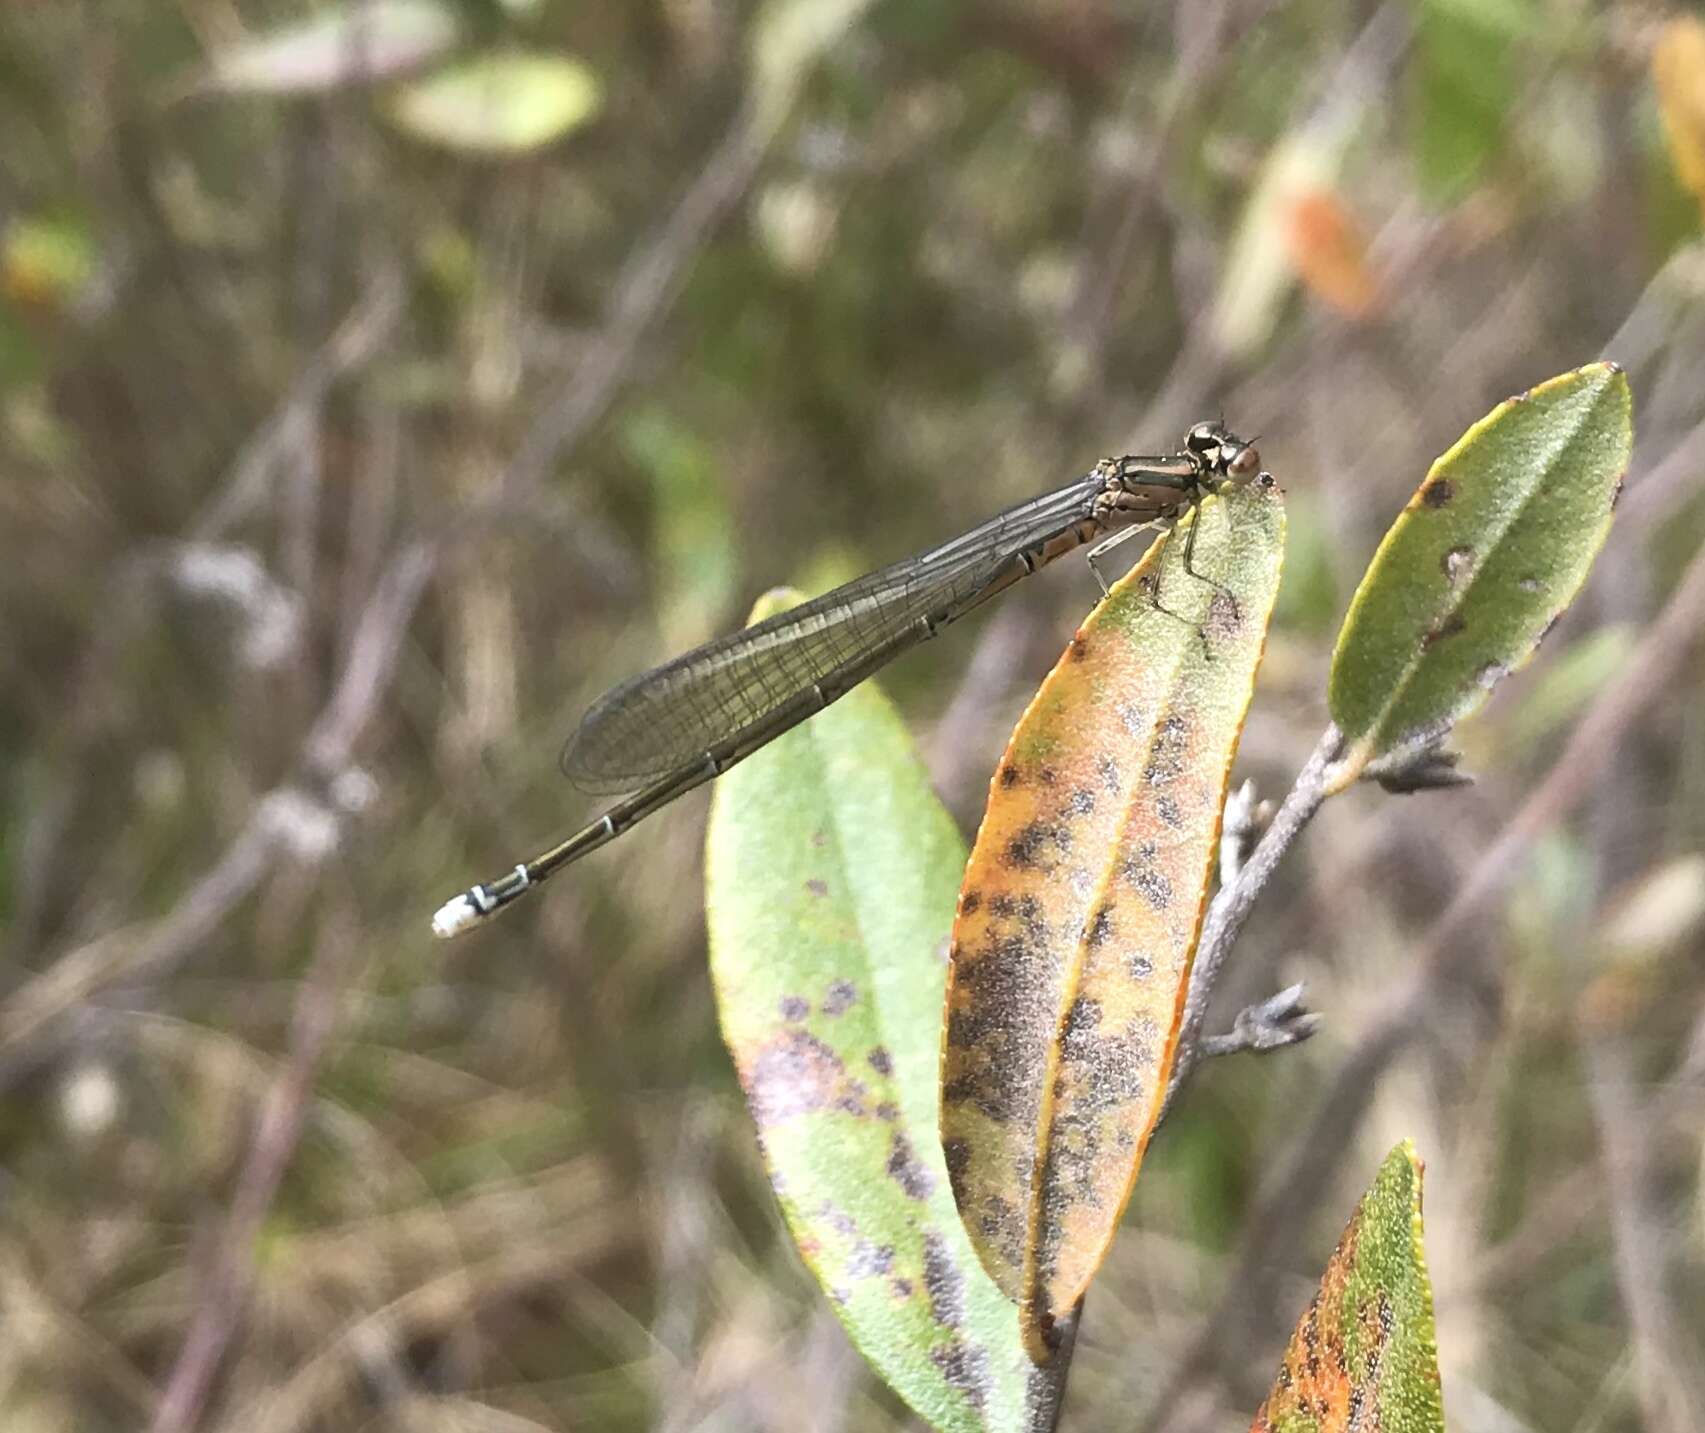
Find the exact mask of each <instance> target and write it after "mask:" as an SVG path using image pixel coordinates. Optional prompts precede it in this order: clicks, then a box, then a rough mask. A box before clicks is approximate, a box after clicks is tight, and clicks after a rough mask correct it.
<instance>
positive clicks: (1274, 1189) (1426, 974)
mask: <svg viewBox="0 0 1705 1433" xmlns="http://www.w3.org/2000/svg"><path fill="white" fill-rule="evenodd" d="M1702 626H1705V551H1701V552H1700V553H1698V554H1696V555H1695V556H1694V559H1693V561H1692V562H1691V563H1690V564H1689V565H1688V568H1687V571H1686V572H1685V573H1684V574H1683V577H1682V580H1681V583H1680V585H1679V586H1678V587H1677V588H1676V589H1675V592H1674V593H1673V595H1672V596H1671V597H1670V600H1669V602H1668V604H1667V605H1666V606H1665V608H1664V610H1663V612H1662V613H1661V614H1660V615H1659V617H1658V619H1657V621H1656V622H1655V623H1654V624H1653V625H1652V626H1651V627H1650V628H1649V629H1648V631H1647V634H1646V636H1645V637H1644V638H1643V639H1642V640H1641V642H1640V644H1639V645H1638V646H1637V647H1636V648H1635V651H1634V655H1633V657H1632V659H1631V660H1630V661H1629V663H1628V665H1627V666H1626V667H1625V668H1624V670H1623V673H1622V675H1621V677H1620V679H1619V680H1617V681H1616V682H1615V684H1614V685H1612V686H1610V687H1609V688H1607V689H1606V690H1605V691H1604V692H1602V693H1601V694H1600V696H1599V697H1598V700H1597V701H1596V702H1594V704H1593V705H1592V707H1591V708H1590V709H1589V710H1588V712H1587V714H1586V716H1585V717H1584V718H1582V720H1581V722H1580V723H1579V724H1578V725H1577V726H1576V727H1575V730H1574V732H1573V734H1572V735H1571V736H1570V739H1569V741H1568V744H1567V745H1566V746H1565V747H1564V749H1563V752H1562V754H1561V755H1560V756H1559V757H1558V759H1557V761H1556V762H1555V764H1553V766H1552V767H1551V769H1550V770H1549V771H1548V772H1547V773H1546V775H1545V777H1544V779H1543V780H1542V781H1541V782H1540V784H1539V786H1538V787H1537V788H1536V789H1535V790H1534V791H1533V793H1532V795H1530V796H1529V797H1528V799H1527V800H1526V801H1525V802H1524V803H1523V804H1522V806H1521V809H1520V810H1518V811H1517V812H1516V814H1515V815H1514V816H1513V817H1511V818H1510V820H1509V822H1508V823H1507V824H1506V825H1505V827H1504V829H1503V831H1502V832H1501V833H1500V834H1499V836H1498V838H1497V840H1495V841H1494V842H1493V843H1492V846H1491V849H1490V850H1488V851H1487V852H1486V854H1485V855H1484V856H1483V857H1481V858H1480V859H1479V860H1478V861H1476V862H1475V864H1474V866H1473V869H1472V872H1471V874H1470V875H1469V878H1468V880H1467V881H1466V882H1465V883H1464V884H1463V886H1462V888H1461V889H1460V890H1459V891H1458V892H1457V894H1456V896H1455V898H1454V899H1453V900H1452V901H1451V903H1450V905H1449V906H1448V907H1447V908H1446V910H1445V913H1444V914H1443V915H1442V916H1441V917H1440V918H1439V919H1438V921H1437V922H1436V923H1435V924H1434V925H1433V927H1432V929H1431V930H1430V931H1429V932H1428V934H1427V938H1426V939H1425V940H1424V941H1423V942H1422V944H1421V946H1420V949H1419V950H1418V952H1417V953H1416V958H1415V959H1414V960H1413V962H1412V963H1411V967H1410V970H1411V974H1410V975H1409V977H1408V979H1407V980H1406V981H1405V982H1404V983H1403V984H1402V985H1400V986H1399V987H1398V988H1397V989H1396V990H1394V991H1393V993H1392V994H1391V995H1390V996H1389V997H1388V998H1387V1000H1386V1001H1385V1003H1384V1004H1383V1005H1382V1006H1381V1007H1379V1009H1378V1010H1377V1011H1376V1013H1375V1015H1374V1017H1373V1019H1372V1021H1371V1022H1370V1024H1369V1026H1368V1028H1367V1029H1366V1030H1364V1031H1363V1033H1362V1036H1361V1039H1360V1040H1359V1041H1358V1042H1357V1043H1356V1046H1355V1047H1354V1049H1352V1050H1351V1052H1350V1055H1349V1057H1348V1059H1346V1060H1345V1062H1344V1064H1343V1065H1342V1067H1341V1068H1340V1069H1339V1071H1338V1074H1337V1077H1336V1078H1335V1079H1334V1080H1333V1082H1332V1085H1331V1086H1330V1087H1329V1088H1328V1089H1327V1091H1326V1092H1325V1094H1324V1095H1323V1097H1322V1098H1321V1100H1320V1103H1319V1104H1318V1105H1317V1106H1316V1109H1315V1113H1314V1117H1313V1119H1312V1120H1310V1121H1309V1123H1308V1126H1307V1127H1306V1128H1305V1129H1303V1130H1302V1131H1301V1133H1300V1134H1299V1135H1298V1136H1297V1138H1296V1139H1295V1140H1294V1141H1293V1143H1292V1146H1291V1149H1290V1152H1289V1154H1288V1155H1287V1156H1286V1157H1285V1159H1284V1162H1283V1163H1282V1164H1281V1165H1280V1167H1279V1168H1278V1170H1277V1171H1276V1172H1275V1173H1274V1174H1273V1175H1272V1176H1271V1177H1270V1178H1269V1179H1268V1180H1267V1181H1266V1182H1265V1184H1264V1186H1263V1188H1262V1190H1261V1193H1260V1195H1259V1196H1258V1198H1257V1200H1256V1205H1255V1208H1254V1210H1253V1211H1252V1213H1251V1216H1250V1218H1249V1220H1248V1221H1247V1223H1246V1224H1245V1227H1244V1232H1243V1237H1242V1239H1241V1241H1240V1245H1239V1251H1238V1255H1237V1259H1236V1262H1235V1265H1234V1267H1233V1268H1232V1269H1231V1270H1230V1272H1229V1273H1228V1275H1227V1278H1226V1281H1225V1287H1226V1293H1225V1295H1224V1297H1223V1298H1222V1299H1221V1301H1220V1304H1219V1306H1218V1307H1217V1308H1216V1309H1215V1310H1214V1312H1213V1313H1212V1314H1210V1315H1209V1316H1208V1318H1207V1319H1206V1320H1205V1322H1204V1324H1203V1326H1202V1329H1201V1331H1200V1332H1199V1334H1198V1335H1197V1338H1196V1340H1195V1342H1194V1343H1193V1344H1192V1346H1191V1348H1190V1350H1189V1351H1188V1352H1187V1353H1186V1354H1185V1356H1184V1357H1183V1358H1182V1359H1181V1360H1180V1361H1179V1364H1178V1367H1177V1371H1176V1372H1175V1373H1174V1375H1173V1377H1172V1379H1171V1381H1170V1382H1169V1384H1168V1385H1167V1387H1166V1389H1165V1390H1164V1391H1163V1392H1162V1393H1161V1395H1160V1397H1159V1399H1158V1400H1157V1401H1156V1403H1155V1404H1154V1411H1153V1413H1152V1414H1151V1415H1150V1416H1149V1418H1148V1419H1147V1421H1146V1422H1145V1424H1144V1425H1143V1426H1145V1427H1147V1428H1168V1429H1170V1428H1173V1427H1175V1426H1176V1424H1175V1423H1174V1422H1173V1421H1171V1420H1172V1414H1173V1410H1174V1408H1175V1406H1176V1404H1177V1403H1178V1400H1179V1399H1180V1398H1181V1397H1182V1396H1183V1395H1184V1394H1185V1392H1186V1391H1187V1390H1188V1389H1189V1388H1190V1386H1191V1384H1192V1383H1194V1382H1195V1381H1196V1380H1197V1379H1199V1378H1201V1377H1202V1376H1203V1375H1204V1374H1206V1373H1207V1372H1209V1370H1210V1369H1212V1367H1213V1363H1214V1355H1215V1353H1216V1351H1217V1350H1219V1349H1221V1348H1224V1347H1228V1346H1230V1345H1231V1341H1232V1333H1233V1330H1234V1328H1235V1326H1236V1325H1238V1324H1239V1323H1241V1322H1242V1321H1243V1320H1244V1319H1246V1318H1248V1317H1250V1316H1251V1314H1253V1313H1255V1312H1256V1311H1257V1310H1260V1309H1262V1308H1263V1307H1264V1306H1265V1305H1266V1304H1267V1303H1268V1302H1269V1301H1270V1300H1271V1297H1272V1292H1273V1285H1274V1281H1275V1279H1276V1277H1277V1274H1278V1270H1277V1268H1276V1267H1274V1266H1273V1264H1272V1261H1270V1260H1269V1259H1268V1258H1267V1257H1266V1255H1265V1251H1266V1250H1267V1248H1268V1247H1269V1245H1270V1243H1271V1242H1272V1241H1273V1240H1275V1239H1277V1238H1279V1237H1281V1235H1283V1234H1285V1233H1287V1232H1288V1231H1290V1230H1291V1229H1293V1228H1294V1226H1295V1221H1296V1218H1297V1217H1298V1215H1299V1213H1300V1211H1302V1210H1304V1209H1308V1208H1312V1207H1314V1206H1315V1205H1316V1204H1318V1203H1319V1202H1320V1200H1321V1198H1322V1197H1323V1195H1324V1193H1325V1191H1326V1187H1327V1185H1328V1183H1329V1182H1330V1181H1331V1179H1332V1178H1333V1176H1334V1174H1335V1173H1336V1171H1337V1168H1338V1164H1339V1158H1340V1157H1341V1155H1342V1153H1343V1152H1345V1151H1347V1150H1349V1149H1351V1148H1353V1146H1354V1135H1355V1133H1356V1131H1357V1129H1358V1128H1359V1126H1360V1125H1361V1122H1362V1120H1363V1118H1364V1117H1365V1116H1366V1114H1367V1111H1368V1108H1369V1106H1370V1104H1371V1102H1372V1099H1373V1093H1374V1091H1375V1089H1376V1088H1377V1087H1378V1082H1379V1077H1380V1076H1381V1075H1382V1074H1383V1073H1384V1072H1385V1071H1386V1070H1387V1069H1388V1068H1389V1067H1390V1066H1391V1065H1392V1064H1393V1063H1394V1062H1395V1061H1396V1060H1397V1058H1398V1057H1399V1056H1400V1055H1401V1054H1403V1053H1404V1052H1405V1051H1406V1050H1407V1049H1408V1047H1409V1045H1410V1043H1411V1042H1412V1041H1414V1040H1417V1039H1419V1038H1421V1036H1422V1035H1423V1033H1424V1032H1425V1031H1426V1030H1427V1028H1428V1021H1427V1019H1426V1017H1427V1015H1428V1012H1429V1011H1430V1009H1431V1008H1432V1006H1433V1004H1434V1003H1435V1002H1436V1000H1437V999H1438V997H1439V995H1440V993H1441V992H1442V991H1443V990H1444V989H1445V988H1446V987H1447V986H1448V985H1449V984H1450V983H1451V981H1452V980H1453V979H1454V978H1455V977H1456V976H1457V975H1458V974H1459V973H1460V970H1461V968H1462V966H1463V965H1464V964H1466V963H1467V961H1468V960H1469V959H1471V958H1472V949H1471V947H1468V946H1467V945H1466V944H1465V943H1464V942H1463V941H1462V939H1461V937H1462V935H1463V933H1464V931H1465V930H1466V928H1467V927H1468V925H1469V923H1470V922H1471V921H1473V920H1474V919H1476V918H1477V917H1478V916H1479V915H1480V914H1481V913H1482V912H1483V911H1484V910H1485V908H1486V907H1487V906H1488V905H1489V904H1490V903H1491V901H1492V900H1493V899H1494V898H1495V897H1496V896H1497V895H1499V894H1500V893H1501V892H1502V891H1503V890H1504V888H1505V887H1506V885H1507V884H1508V883H1509V882H1510V881H1511V880H1512V879H1513V878H1514V877H1515V875H1516V874H1517V873H1518V871H1519V867H1520V862H1521V859H1522V857H1523V856H1525V855H1526V854H1527V851H1528V849H1529V848H1530V847H1531V846H1532V845H1533V843H1534V841H1535V840H1536V839H1537V838H1538V837H1539V836H1540V835H1542V834H1543V833H1544V832H1546V831H1548V830H1549V829H1551V827H1552V826H1554V825H1555V824H1556V823H1557V822H1558V821H1559V820H1561V819H1562V818H1563V817H1564V816H1566V815H1568V813H1569V812H1570V811H1571V810H1573V809H1574V807H1575V806H1576V805H1577V804H1578V803H1579V802H1580V801H1581V799H1582V798H1583V797H1584V796H1585V795H1586V794H1587V793H1588V792H1589V791H1590V790H1591V789H1592V787H1593V784H1594V783H1595V782H1596V781H1597V779H1598V776H1599V772H1600V763H1599V760H1598V757H1599V755H1600V753H1602V752H1604V751H1605V750H1607V749H1609V747H1610V746H1611V745H1612V744H1613V743H1615V742H1617V741H1622V740H1626V732H1627V729H1628V728H1629V727H1631V726H1633V725H1635V724H1636V722H1637V721H1638V719H1639V717H1640V716H1641V715H1642V714H1643V713H1644V712H1646V711H1647V710H1650V709H1651V708H1652V707H1653V705H1654V701H1653V698H1654V694H1655V693H1656V692H1658V691H1659V690H1660V689H1662V688H1663V687H1664V686H1665V685H1666V684H1667V683H1668V682H1669V681H1670V680H1671V679H1672V678H1673V675H1674V673H1675V670H1676V668H1677V667H1678V666H1679V665H1680V664H1681V661H1682V659H1683V657H1684V656H1685V655H1686V654H1687V652H1688V651H1689V650H1690V649H1691V647H1692V645H1693V643H1694V641H1695V640H1696V638H1697V637H1698V635H1699V632H1700V629H1701V627H1702ZM1318 755H1319V753H1318V751H1317V752H1316V756H1318ZM1311 761H1312V758H1311ZM1301 781H1302V779H1301V778H1300V777H1299V778H1298V784H1299V785H1301ZM1288 803H1289V798H1287V804H1288ZM1281 814H1282V813H1281ZM1275 824H1276V823H1275ZM1269 836H1271V833H1269ZM1263 844H1265V842H1264V843H1263ZM1257 855H1259V851H1257Z"/></svg>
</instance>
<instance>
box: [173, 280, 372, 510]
mask: <svg viewBox="0 0 1705 1433" xmlns="http://www.w3.org/2000/svg"><path fill="white" fill-rule="evenodd" d="M402 301H403V285H402V277H401V275H400V274H398V273H397V272H396V270H395V269H393V268H388V267H387V268H385V269H382V270H381V271H380V272H379V274H378V276H377V277H376V278H375V279H374V280H373V281H372V283H370V284H369V285H368V286H367V292H366V293H364V294H363V295H362V296H361V302H360V303H359V304H357V305H356V307H355V309H354V311H353V312H351V314H350V315H349V317H348V318H346V319H345V320H344V321H343V322H342V323H341V324H339V325H338V328H337V331H336V332H335V333H333V334H332V336H331V337H330V338H329V339H327V340H326V342H325V344H324V345H323V346H322V347H321V348H320V349H319V351H318V352H316V353H315V354H314V356H313V357H312V358H310V359H309V360H308V362H307V364H306V366H305V367H304V368H303V369H302V371H301V373H299V374H298V375H297V377H296V381H295V383H294V384H292V385H291V388H290V391H289V392H288V393H287V394H285V396H284V400H283V402H281V403H280V404H279V405H278V407H277V408H275V409H274V410H273V412H272V416H271V417H269V418H268V419H267V420H266V422H264V423H263V424H261V426H260V428H259V429H258V430H257V431H256V432H255V435H254V436H253V437H252V438H250V439H249V441H248V443H247V444H245V445H244V447H243V450H242V452H241V453H240V454H239V455H238V457H237V461H236V463H235V464H234V465H233V467H232V470H231V478H230V481H229V482H227V483H226V485H225V487H224V489H223V490H222V491H221V492H220V493H219V495H218V496H217V497H216V498H214V499H213V501H212V502H211V503H209V504H208V505H207V506H206V507H205V508H203V510H202V513H201V516H200V517H198V518H197V519H196V520H195V522H194V523H192V524H191V525H190V530H189V534H188V535H189V536H190V537H191V538H197V539H200V540H202V541H204V542H206V541H213V540H216V539H218V538H221V537H223V536H224V535H225V534H226V533H228V532H229V531H230V530H231V529H232V528H233V527H234V526H235V525H236V524H238V523H239V522H241V521H242V520H243V519H244V518H245V517H247V516H248V514H249V512H250V510H251V509H252V508H253V507H254V506H255V505H256V504H257V503H258V502H259V501H260V500H261V499H262V498H264V497H265V496H266V494H267V492H268V491H269V489H270V486H271V481H272V476H273V473H274V471H275V470H276V468H277V466H278V464H279V463H281V462H282V461H283V460H284V458H285V457H286V455H287V454H289V452H290V451H291V448H292V446H293V445H294V443H295V441H296V439H297V436H298V434H299V432H300V429H301V427H302V424H303V422H304V421H305V420H306V419H307V418H308V417H309V416H310V415H311V414H313V413H314V412H316V411H317V410H318V409H319V407H320V406H321V404H322V403H323V402H324V400H325V396H326V393H327V391H328V390H329V389H330V388H331V386H332V384H333V383H335V382H336V381H337V380H338V379H339V378H341V377H342V376H343V375H344V374H345V373H348V372H349V371H350V370H351V369H353V368H359V367H360V366H361V365H362V364H364V363H365V362H367V360H368V359H369V358H371V357H372V356H373V355H374V353H376V352H377V351H378V349H379V347H380V346H381V345H382V344H383V343H384V342H385V340H386V339H387V338H389V337H390V336H391V334H392V332H393V331H395V329H396V326H397V322H398V320H399V319H400V318H401V317H402V312H403V302H402Z"/></svg>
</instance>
